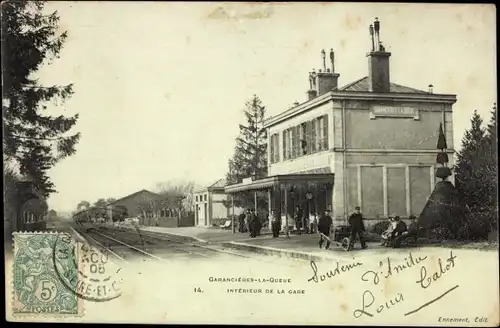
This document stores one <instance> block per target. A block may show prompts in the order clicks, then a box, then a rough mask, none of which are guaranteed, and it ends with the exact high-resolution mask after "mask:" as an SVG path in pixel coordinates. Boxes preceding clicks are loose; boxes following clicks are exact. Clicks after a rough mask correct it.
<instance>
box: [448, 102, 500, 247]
mask: <svg viewBox="0 0 500 328" xmlns="http://www.w3.org/2000/svg"><path fill="white" fill-rule="evenodd" d="M482 123H483V120H482V118H481V117H480V116H479V114H478V113H477V111H474V114H473V116H472V119H471V128H470V129H469V130H467V131H466V132H465V135H464V138H463V139H462V148H461V150H460V152H459V153H458V156H457V164H456V166H455V184H456V188H457V191H458V195H459V198H460V202H461V203H462V204H464V205H465V206H466V207H467V208H468V213H467V218H466V222H464V223H463V225H462V228H461V235H462V236H463V238H467V239H471V238H474V239H475V238H484V237H486V236H485V235H487V234H488V232H490V231H491V230H492V229H496V225H497V197H496V195H497V192H498V189H497V188H498V187H497V186H498V183H497V181H498V177H497V169H498V160H497V148H496V147H497V136H496V105H495V106H494V108H493V111H492V117H491V120H490V124H489V125H488V128H487V129H485V128H483V127H482Z"/></svg>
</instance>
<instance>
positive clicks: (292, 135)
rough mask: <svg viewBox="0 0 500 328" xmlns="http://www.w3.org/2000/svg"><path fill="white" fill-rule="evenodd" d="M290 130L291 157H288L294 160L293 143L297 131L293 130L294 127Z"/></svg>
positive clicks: (294, 144)
mask: <svg viewBox="0 0 500 328" xmlns="http://www.w3.org/2000/svg"><path fill="white" fill-rule="evenodd" d="M291 130H292V131H291V132H292V133H291V140H292V142H291V156H290V157H291V158H295V147H296V142H295V133H296V132H297V131H296V129H295V127H294V126H293V127H292V128H291Z"/></svg>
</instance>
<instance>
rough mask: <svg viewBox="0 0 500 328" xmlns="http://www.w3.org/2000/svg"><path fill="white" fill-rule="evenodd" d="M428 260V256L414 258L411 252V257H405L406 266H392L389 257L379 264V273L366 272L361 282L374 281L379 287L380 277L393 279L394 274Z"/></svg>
mask: <svg viewBox="0 0 500 328" xmlns="http://www.w3.org/2000/svg"><path fill="white" fill-rule="evenodd" d="M426 259H427V256H424V257H421V256H413V254H412V253H411V252H410V254H409V256H408V257H405V263H404V264H397V265H392V264H391V259H390V258H389V257H387V260H384V261H380V262H379V267H380V270H377V271H373V270H368V271H366V272H365V273H363V275H362V276H361V280H362V281H373V283H374V284H375V285H377V284H378V283H379V282H380V277H383V278H385V279H387V278H389V277H391V276H392V275H393V274H398V273H401V272H403V271H404V270H406V269H408V268H411V267H414V266H415V265H417V264H419V263H420V262H422V261H424V260H426Z"/></svg>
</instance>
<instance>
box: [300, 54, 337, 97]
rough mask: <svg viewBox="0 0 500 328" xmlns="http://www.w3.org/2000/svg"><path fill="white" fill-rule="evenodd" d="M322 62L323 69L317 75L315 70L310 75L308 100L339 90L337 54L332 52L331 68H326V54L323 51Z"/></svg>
mask: <svg viewBox="0 0 500 328" xmlns="http://www.w3.org/2000/svg"><path fill="white" fill-rule="evenodd" d="M321 60H322V64H323V68H322V69H320V70H319V72H318V73H316V72H315V71H314V70H313V72H312V73H309V87H310V88H309V91H307V95H308V99H309V100H311V99H313V98H315V97H317V96H321V95H323V94H325V93H327V92H330V91H333V90H337V89H338V79H339V76H340V74H338V73H335V54H334V52H333V49H331V50H330V64H331V68H327V67H326V53H325V50H324V49H323V50H321Z"/></svg>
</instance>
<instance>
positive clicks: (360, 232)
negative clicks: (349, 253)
mask: <svg viewBox="0 0 500 328" xmlns="http://www.w3.org/2000/svg"><path fill="white" fill-rule="evenodd" d="M349 225H350V226H351V238H350V239H351V242H350V244H349V250H350V249H352V247H353V246H354V243H355V242H356V237H359V241H360V242H361V248H363V249H365V248H367V247H368V246H366V243H365V236H364V232H365V224H364V222H363V214H361V208H360V207H359V206H356V211H355V212H354V213H353V214H351V216H350V217H349Z"/></svg>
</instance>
